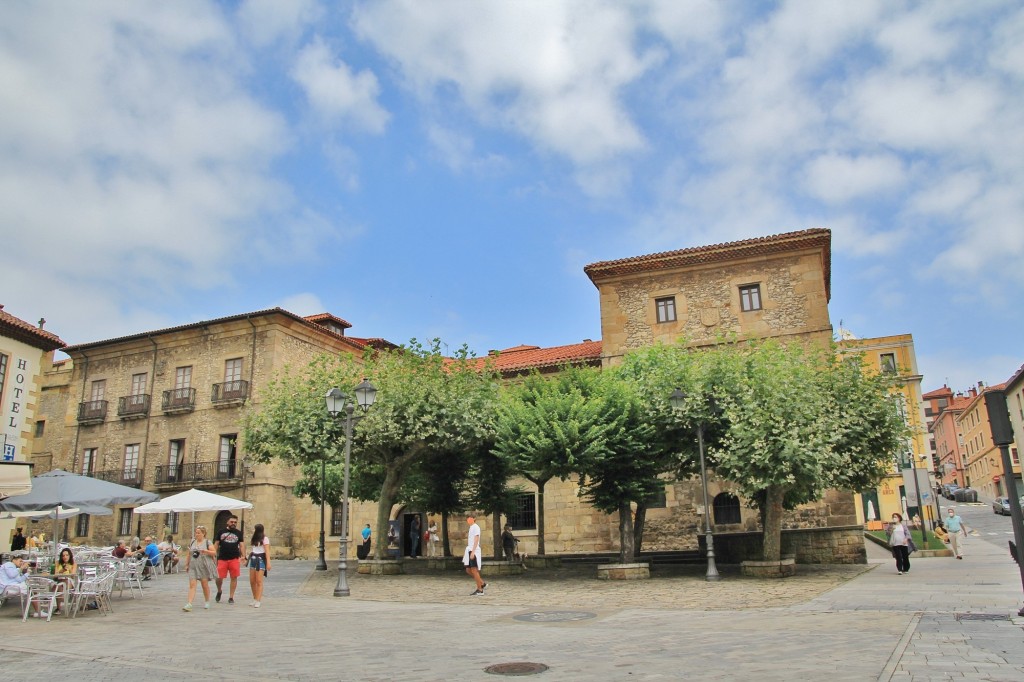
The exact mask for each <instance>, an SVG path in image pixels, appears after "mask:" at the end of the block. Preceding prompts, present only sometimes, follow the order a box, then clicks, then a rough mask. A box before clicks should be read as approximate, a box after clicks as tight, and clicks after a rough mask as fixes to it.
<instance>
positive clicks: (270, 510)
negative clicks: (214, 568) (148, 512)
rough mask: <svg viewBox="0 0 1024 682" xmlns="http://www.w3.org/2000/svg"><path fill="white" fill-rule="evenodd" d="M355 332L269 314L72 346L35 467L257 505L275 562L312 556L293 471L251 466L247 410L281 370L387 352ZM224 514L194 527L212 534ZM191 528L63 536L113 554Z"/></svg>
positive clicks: (52, 382) (74, 525)
mask: <svg viewBox="0 0 1024 682" xmlns="http://www.w3.org/2000/svg"><path fill="white" fill-rule="evenodd" d="M349 327H351V325H350V324H349V323H348V322H345V321H344V320H342V319H340V318H337V317H334V316H333V315H329V314H321V315H314V316H311V317H300V316H297V315H294V314H292V313H290V312H288V311H285V310H282V309H280V308H274V309H271V310H262V311H258V312H253V313H248V314H242V315H233V316H230V317H223V318H219V319H215V320H206V321H202V322H196V323H193V324H187V325H182V326H179V327H173V328H169V329H160V330H156V331H149V332H143V333H139V334H132V335H130V336H124V337H120V338H115V339H108V340H104V341H96V342H91V343H83V344H76V345H72V346H67V347H66V348H64V352H66V353H67V354H68V355H69V356H70V360H67V361H65V362H63V363H57V364H56V365H54V366H53V367H52V368H51V369H49V370H48V371H45V372H44V374H43V380H42V384H43V390H42V399H41V400H40V404H39V409H38V410H37V413H36V423H37V424H40V423H43V422H44V421H45V423H46V424H47V428H46V431H45V435H44V436H43V437H42V438H39V439H37V440H36V442H35V443H34V446H33V452H32V458H33V461H34V462H35V463H36V465H37V469H39V470H41V471H45V470H50V469H56V468H60V469H64V470H67V471H71V472H74V473H78V474H84V475H87V476H94V477H97V478H101V479H104V480H109V481H113V482H116V483H121V484H123V485H128V486H133V487H139V488H144V489H146V490H150V491H153V492H156V493H159V494H160V495H162V496H166V495H169V494H173V493H177V492H181V491H184V490H187V489H189V488H193V487H196V488H202V489H204V490H209V491H212V492H216V493H219V494H223V495H227V496H230V497H236V498H240V499H246V500H248V501H250V502H252V503H253V505H254V508H253V510H251V511H249V512H248V516H249V521H250V523H263V524H264V525H265V526H266V527H267V528H268V533H272V535H273V538H274V544H273V549H274V552H275V554H277V555H279V556H293V555H294V554H295V553H296V551H298V552H299V553H300V554H306V555H308V554H309V550H308V547H310V546H312V545H315V544H316V536H317V534H318V533H319V514H318V508H317V507H314V506H313V505H312V504H311V503H310V502H309V500H306V499H299V498H296V497H294V496H293V495H292V486H293V484H294V481H295V472H294V471H293V470H292V469H291V468H290V467H285V466H282V465H280V464H276V463H274V464H267V465H254V464H253V463H251V462H249V461H247V460H246V458H245V453H244V452H243V451H241V450H240V448H239V444H238V434H239V433H240V431H241V425H240V417H241V409H240V408H241V407H242V406H243V405H245V404H246V403H248V402H250V401H252V400H253V396H254V395H258V390H259V388H260V387H262V386H264V385H265V384H266V383H267V382H268V381H269V380H270V379H271V378H272V377H273V376H274V374H275V373H276V372H278V371H280V370H281V369H283V368H284V367H285V366H286V365H301V364H305V363H307V362H309V361H310V360H312V359H313V358H314V357H315V356H317V355H319V354H323V353H330V354H349V355H352V356H356V357H361V356H362V353H363V351H364V349H365V348H366V346H367V345H377V344H386V342H383V341H380V340H373V339H359V338H352V337H348V336H345V331H346V329H348V328H349ZM387 345H390V344H387ZM227 514H228V512H226V511H224V512H221V513H220V514H217V515H214V514H201V515H197V519H196V521H197V523H203V524H205V525H207V527H208V528H210V529H211V531H212V529H213V528H216V527H220V526H221V525H222V521H223V517H224V516H226V515H227ZM240 515H241V513H240ZM243 520H244V516H243ZM190 523H191V517H189V518H188V519H187V520H185V521H184V524H182V525H179V519H178V518H176V516H175V515H168V516H167V517H164V516H160V517H154V516H133V514H132V509H131V508H130V507H120V508H115V509H114V515H113V516H105V517H103V516H96V517H89V516H85V515H83V516H79V517H77V519H76V520H74V521H71V522H70V523H69V527H68V528H67V533H68V536H69V537H70V538H72V539H73V540H75V541H78V542H95V543H110V542H112V541H113V540H114V539H115V538H126V537H131V536H133V535H140V536H143V535H147V534H155V533H159V532H162V531H163V529H164V528H169V529H170V530H171V531H172V532H174V533H175V534H176V535H182V536H184V537H186V538H187V537H188V536H190V534H191V533H190V530H189V525H190ZM335 541H336V538H335Z"/></svg>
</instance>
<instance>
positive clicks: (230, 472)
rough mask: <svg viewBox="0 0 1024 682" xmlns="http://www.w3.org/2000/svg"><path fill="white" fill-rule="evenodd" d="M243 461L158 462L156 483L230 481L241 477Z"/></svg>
mask: <svg viewBox="0 0 1024 682" xmlns="http://www.w3.org/2000/svg"><path fill="white" fill-rule="evenodd" d="M241 475H242V463H241V462H240V461H239V460H236V459H228V460H224V461H213V462H192V463H190V464H158V465H157V467H156V481H155V482H156V484H157V485H168V484H172V483H195V482H202V481H228V480H232V479H236V478H240V477H241Z"/></svg>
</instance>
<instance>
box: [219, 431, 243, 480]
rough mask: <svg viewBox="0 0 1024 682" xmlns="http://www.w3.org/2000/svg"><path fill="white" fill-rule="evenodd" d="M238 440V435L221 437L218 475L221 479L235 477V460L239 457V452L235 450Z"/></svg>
mask: <svg viewBox="0 0 1024 682" xmlns="http://www.w3.org/2000/svg"><path fill="white" fill-rule="evenodd" d="M237 440H238V434H237V433H229V434H226V435H223V436H221V437H220V456H219V457H218V459H217V475H218V476H219V477H221V478H231V477H232V476H234V475H235V458H236V457H237V456H238V452H237V451H236V450H235V441H237Z"/></svg>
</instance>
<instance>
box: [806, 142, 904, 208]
mask: <svg viewBox="0 0 1024 682" xmlns="http://www.w3.org/2000/svg"><path fill="white" fill-rule="evenodd" d="M805 177H806V179H805V181H804V182H805V187H806V188H807V191H808V192H809V193H810V194H811V195H813V196H816V197H817V198H819V199H821V200H822V201H825V202H828V203H843V202H847V201H849V200H851V199H857V198H861V197H871V196H872V195H876V194H890V193H892V192H896V191H899V190H900V189H901V188H902V186H903V184H904V180H905V177H904V172H903V164H902V163H901V161H900V160H899V158H897V157H896V156H894V155H892V154H884V155H883V154H874V155H861V156H858V155H847V154H835V153H826V154H822V155H820V156H817V157H815V158H814V159H813V160H811V161H810V162H809V163H808V164H807V165H806V171H805Z"/></svg>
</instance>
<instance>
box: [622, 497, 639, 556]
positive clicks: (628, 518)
mask: <svg viewBox="0 0 1024 682" xmlns="http://www.w3.org/2000/svg"><path fill="white" fill-rule="evenodd" d="M635 558H636V557H635V556H634V554H633V510H632V509H631V508H630V506H629V503H628V502H627V503H625V504H621V505H619V563H620V564H631V563H633V560H634V559H635Z"/></svg>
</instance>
